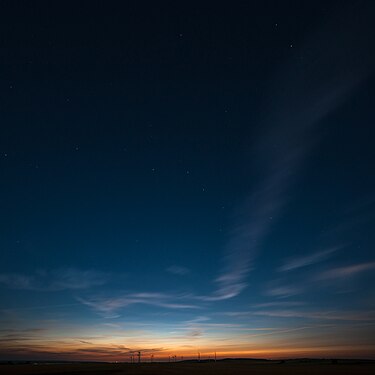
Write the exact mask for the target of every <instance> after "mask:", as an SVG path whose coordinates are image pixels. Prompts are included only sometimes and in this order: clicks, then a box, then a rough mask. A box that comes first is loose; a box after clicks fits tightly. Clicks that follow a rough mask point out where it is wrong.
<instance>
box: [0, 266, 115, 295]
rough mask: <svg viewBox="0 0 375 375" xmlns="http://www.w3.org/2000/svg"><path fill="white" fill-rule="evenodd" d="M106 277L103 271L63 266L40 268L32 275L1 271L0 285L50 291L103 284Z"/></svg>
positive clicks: (106, 279) (107, 277)
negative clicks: (47, 269)
mask: <svg viewBox="0 0 375 375" xmlns="http://www.w3.org/2000/svg"><path fill="white" fill-rule="evenodd" d="M108 279H109V276H108V275H107V274H106V273H104V272H99V271H94V270H80V269H76V268H65V269H58V270H51V271H46V270H41V271H38V272H36V273H34V274H32V275H24V274H18V273H3V274H0V285H3V286H5V287H7V288H11V289H20V290H31V291H40V292H41V291H45V292H52V291H60V290H68V289H71V290H75V289H88V288H91V287H94V286H99V285H103V284H105V283H106V282H107V281H108Z"/></svg>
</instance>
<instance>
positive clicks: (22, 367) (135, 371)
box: [0, 361, 375, 375]
mask: <svg viewBox="0 0 375 375" xmlns="http://www.w3.org/2000/svg"><path fill="white" fill-rule="evenodd" d="M0 373H1V374H3V375H8V374H9V375H13V374H14V375H28V374H33V375H37V374H40V375H48V374H66V375H85V374H86V375H89V374H92V375H107V374H115V375H116V374H118V375H123V374H124V375H125V374H129V375H141V374H145V375H164V374H165V375H214V374H215V375H232V374H233V375H237V374H238V375H242V374H243V375H245V374H249V375H273V374H275V375H297V374H298V375H329V374H332V375H336V374H337V375H339V374H340V375H346V374H347V375H356V374H358V375H362V374H363V375H365V374H366V375H367V374H368V375H370V374H375V363H355V362H354V363H337V364H331V363H329V362H326V363H319V362H312V363H283V364H280V363H277V362H269V363H267V362H264V363H256V362H255V363H254V362H250V361H249V362H247V361H229V362H225V361H223V362H217V363H213V362H210V363H186V362H185V363H184V362H181V363H141V364H127V363H118V364H115V363H109V364H106V363H97V364H95V363H76V364H38V365H32V364H17V365H1V366H0Z"/></svg>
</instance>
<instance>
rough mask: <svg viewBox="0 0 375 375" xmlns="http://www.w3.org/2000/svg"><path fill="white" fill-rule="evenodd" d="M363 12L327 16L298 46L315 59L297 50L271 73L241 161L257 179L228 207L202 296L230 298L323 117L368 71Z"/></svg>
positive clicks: (241, 282)
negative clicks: (257, 124) (221, 249)
mask: <svg viewBox="0 0 375 375" xmlns="http://www.w3.org/2000/svg"><path fill="white" fill-rule="evenodd" d="M366 17H367V14H366V12H363V13H360V14H359V15H358V17H356V18H355V17H353V18H350V19H348V18H346V17H343V18H336V19H335V20H331V22H330V23H328V24H327V25H326V26H325V27H322V28H321V29H319V30H317V31H316V32H315V33H312V35H311V38H310V39H309V40H307V41H306V43H305V44H304V45H302V46H301V48H299V50H298V56H305V55H306V56H313V55H315V56H320V59H315V60H311V62H310V63H309V64H306V65H304V66H303V68H302V66H301V64H300V58H298V59H297V58H293V59H291V60H289V61H287V62H286V63H285V65H284V66H283V67H282V68H281V69H280V71H279V72H278V73H277V74H276V75H275V76H274V77H273V79H272V80H270V86H269V88H268V92H267V93H266V94H268V95H269V98H270V101H269V105H270V107H269V108H268V111H266V115H265V116H264V119H263V123H262V127H261V131H260V133H259V134H258V135H257V136H253V137H252V139H253V140H254V143H253V148H252V150H253V152H252V157H251V159H250V160H247V159H246V161H245V163H247V164H249V165H251V164H252V165H253V167H254V169H255V171H257V172H258V183H257V184H254V186H253V187H252V189H250V192H249V195H248V198H247V199H246V200H245V201H244V202H243V204H242V205H240V207H239V209H238V210H237V212H236V214H235V215H234V219H233V225H232V229H231V230H230V232H229V240H228V243H227V246H226V248H225V255H224V257H223V268H222V270H221V272H220V275H219V276H218V277H217V278H216V279H215V285H216V289H215V291H214V292H213V293H212V294H211V295H209V296H206V297H205V299H206V300H207V301H215V300H224V299H229V298H233V297H235V296H237V295H238V294H240V293H241V292H242V291H243V290H244V289H245V288H246V287H247V276H248V274H249V272H250V271H251V269H252V268H253V265H252V263H253V261H254V258H255V256H256V254H257V252H258V251H259V250H260V248H261V246H262V243H263V241H264V239H265V237H266V236H267V235H268V233H269V231H270V229H271V226H272V224H273V222H274V221H276V220H277V219H278V218H279V217H280V216H281V214H282V211H283V208H284V206H285V205H286V203H287V201H288V192H289V190H290V188H291V186H292V185H293V183H294V181H295V179H296V177H297V174H298V172H299V170H300V169H301V167H302V165H303V163H304V162H305V160H306V159H307V158H308V156H309V154H310V151H311V150H312V149H313V147H314V145H315V144H316V143H317V141H318V139H319V135H318V134H319V124H320V122H321V120H322V119H324V118H325V117H326V116H327V115H329V114H330V113H332V112H333V111H335V110H336V109H337V108H338V107H339V106H340V105H341V104H342V103H344V102H345V100H346V99H347V98H348V97H349V96H350V95H351V94H352V93H353V91H354V90H355V88H356V87H357V86H358V85H359V84H360V83H361V82H363V80H364V79H365V78H367V77H368V76H369V74H370V73H371V72H372V71H373V66H374V61H373V59H372V61H369V59H368V58H361V56H362V57H364V56H366V57H367V56H368V53H367V50H368V48H370V46H371V42H370V39H368V38H365V37H364V35H366V37H367V36H368V32H367V30H366V27H367V25H369V20H368V19H367V18H366ZM362 21H363V22H362ZM336 30H342V32H341V33H340V34H338V33H337V32H336ZM354 31H355V32H354ZM373 39H374V38H373V37H371V41H373ZM364 40H365V41H366V43H364V42H363V41H364ZM327 62H331V63H330V64H327ZM324 256H328V252H327V253H324V254H318V255H316V257H315V258H310V259H302V260H301V259H300V260H299V262H298V261H296V262H294V263H293V264H292V263H290V264H289V265H285V266H284V269H285V270H289V269H293V267H294V269H295V268H296V267H302V266H303V265H307V264H308V263H309V262H310V264H312V263H311V262H316V261H318V259H319V257H324ZM290 267H291V268H290Z"/></svg>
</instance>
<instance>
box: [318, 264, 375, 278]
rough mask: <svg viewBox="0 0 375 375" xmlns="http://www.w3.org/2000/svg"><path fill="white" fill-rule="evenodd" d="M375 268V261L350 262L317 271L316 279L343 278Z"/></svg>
mask: <svg viewBox="0 0 375 375" xmlns="http://www.w3.org/2000/svg"><path fill="white" fill-rule="evenodd" d="M374 269H375V262H367V263H359V264H352V265H350V266H343V267H336V268H332V269H330V270H327V271H324V272H321V273H319V274H318V275H317V276H316V279H317V280H330V279H344V278H349V277H352V276H356V275H358V274H360V273H362V272H365V271H370V270H374Z"/></svg>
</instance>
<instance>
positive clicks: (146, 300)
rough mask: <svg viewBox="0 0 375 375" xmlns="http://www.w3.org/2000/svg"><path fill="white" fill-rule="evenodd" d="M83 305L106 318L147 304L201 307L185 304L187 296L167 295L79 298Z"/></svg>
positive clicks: (117, 315) (131, 294)
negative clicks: (129, 308) (131, 307)
mask: <svg viewBox="0 0 375 375" xmlns="http://www.w3.org/2000/svg"><path fill="white" fill-rule="evenodd" d="M77 299H78V301H80V302H81V303H82V304H84V305H86V306H89V307H91V308H92V309H94V310H95V311H96V312H98V313H99V314H100V315H102V316H103V317H105V318H117V317H119V316H121V315H120V312H121V310H123V309H124V308H126V307H128V306H131V305H136V304H145V305H152V306H157V307H162V308H166V309H199V308H200V306H197V305H194V304H190V303H185V302H184V301H185V296H178V295H170V294H166V293H149V292H145V293H124V294H122V295H121V296H118V297H93V298H77Z"/></svg>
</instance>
